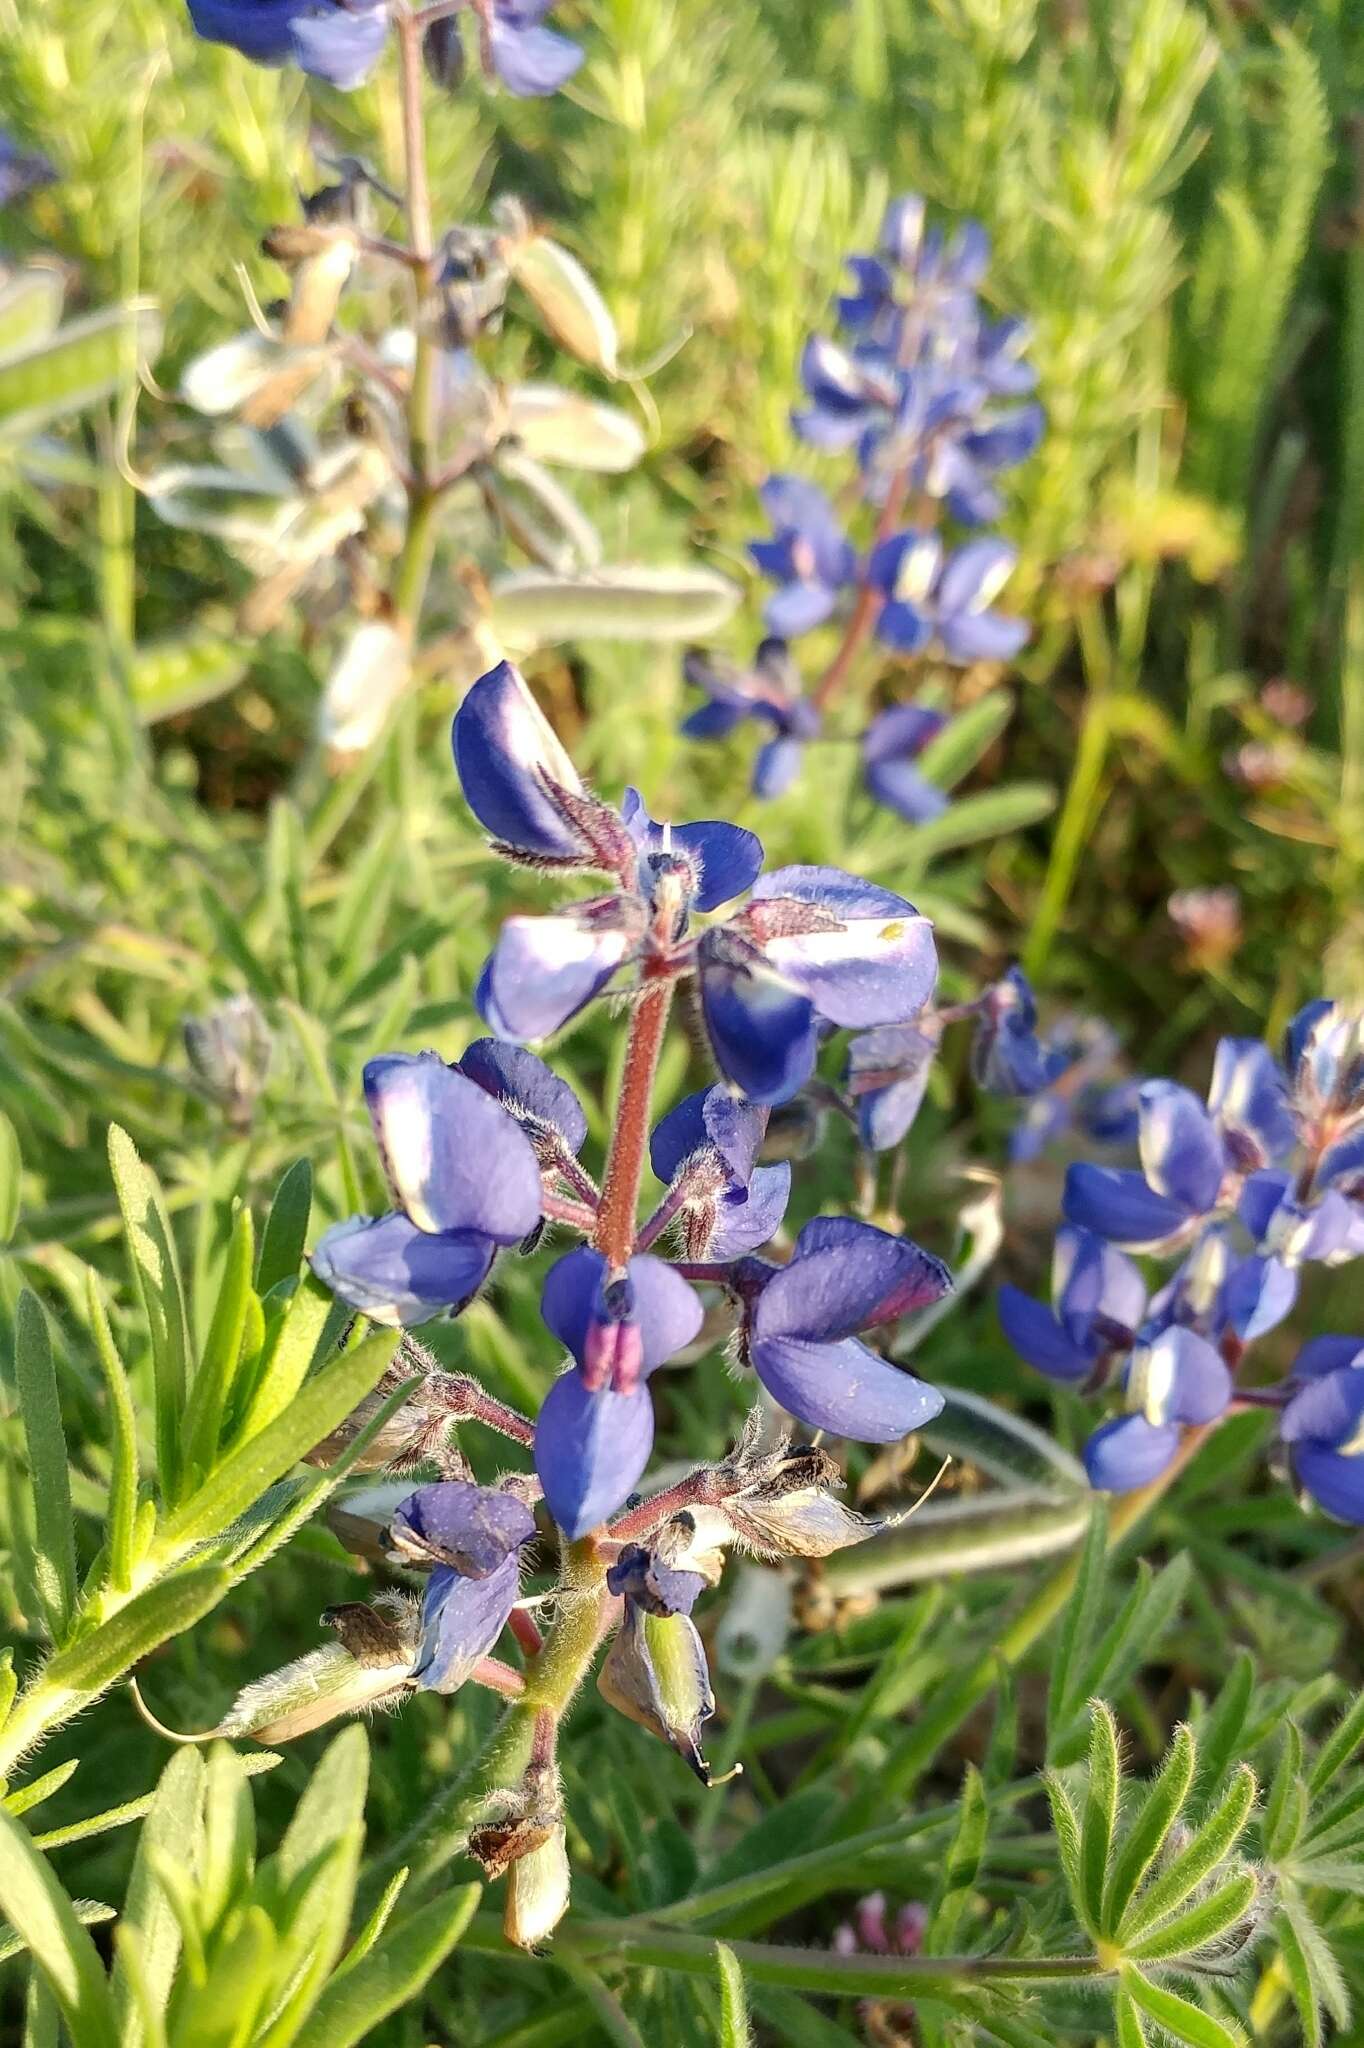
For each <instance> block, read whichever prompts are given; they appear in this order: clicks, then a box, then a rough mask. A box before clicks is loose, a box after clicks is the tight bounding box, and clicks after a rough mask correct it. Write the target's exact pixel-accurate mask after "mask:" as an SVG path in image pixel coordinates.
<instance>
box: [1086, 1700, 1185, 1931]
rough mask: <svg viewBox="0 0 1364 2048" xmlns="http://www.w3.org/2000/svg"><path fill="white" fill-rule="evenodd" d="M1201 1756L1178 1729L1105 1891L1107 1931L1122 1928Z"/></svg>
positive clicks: (1171, 1825)
mask: <svg viewBox="0 0 1364 2048" xmlns="http://www.w3.org/2000/svg"><path fill="white" fill-rule="evenodd" d="M1196 1763H1197V1756H1196V1752H1195V1749H1194V1739H1193V1736H1192V1735H1191V1734H1190V1733H1189V1730H1188V1729H1187V1728H1183V1727H1180V1728H1176V1730H1175V1736H1174V1741H1173V1742H1172V1743H1171V1744H1170V1749H1169V1753H1168V1754H1167V1756H1166V1758H1165V1761H1164V1762H1163V1763H1162V1765H1161V1767H1160V1769H1159V1771H1158V1772H1157V1773H1156V1776H1155V1777H1154V1779H1153V1780H1152V1782H1151V1785H1150V1787H1149V1788H1148V1790H1147V1793H1146V1797H1145V1799H1144V1800H1143V1801H1142V1803H1141V1805H1140V1807H1139V1808H1138V1810H1137V1812H1136V1814H1135V1816H1134V1817H1133V1820H1132V1823H1131V1825H1130V1827H1129V1828H1128V1829H1127V1832H1126V1834H1125V1836H1124V1837H1123V1840H1122V1843H1121V1845H1120V1847H1119V1849H1118V1854H1117V1856H1116V1857H1115V1859H1114V1863H1113V1868H1112V1871H1111V1873H1110V1875H1109V1880H1108V1885H1107V1887H1106V1889H1105V1892H1104V1902H1103V1916H1102V1917H1103V1928H1104V1932H1105V1933H1111V1932H1112V1931H1113V1930H1114V1929H1116V1928H1118V1927H1120V1926H1121V1925H1122V1921H1123V1917H1124V1915H1125V1914H1126V1912H1127V1908H1128V1905H1129V1903H1130V1902H1131V1898H1132V1894H1133V1893H1134V1892H1135V1891H1136V1889H1137V1886H1138V1885H1139V1884H1140V1883H1141V1881H1142V1879H1143V1878H1144V1877H1145V1875H1146V1873H1147V1871H1148V1870H1149V1869H1150V1868H1151V1865H1152V1864H1153V1863H1154V1862H1155V1860H1156V1858H1157V1856H1158V1855H1159V1854H1160V1852H1161V1849H1162V1847H1163V1846H1164V1842H1165V1838H1166V1836H1167V1835H1168V1834H1169V1832H1170V1829H1171V1828H1172V1827H1173V1826H1174V1823H1175V1821H1176V1820H1177V1819H1178V1817H1179V1814H1180V1812H1181V1811H1182V1809H1183V1806H1184V1801H1185V1800H1186V1799H1187V1798H1188V1796H1189V1791H1190V1788H1191V1786H1192V1785H1193V1780H1194V1769H1195V1766H1196Z"/></svg>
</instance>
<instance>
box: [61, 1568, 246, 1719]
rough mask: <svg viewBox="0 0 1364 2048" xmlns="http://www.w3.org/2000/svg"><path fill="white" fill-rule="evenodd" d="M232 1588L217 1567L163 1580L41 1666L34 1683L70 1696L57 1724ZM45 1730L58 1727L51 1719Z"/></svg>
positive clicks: (180, 1574)
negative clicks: (36, 1681)
mask: <svg viewBox="0 0 1364 2048" xmlns="http://www.w3.org/2000/svg"><path fill="white" fill-rule="evenodd" d="M231 1583H232V1580H231V1577H230V1576H229V1574H228V1573H227V1572H226V1571H224V1570H223V1569H222V1568H221V1567H220V1566H218V1565H200V1566H197V1567H196V1568H195V1569H194V1570H192V1571H187V1572H181V1573H179V1574H178V1575H177V1576H176V1577H174V1578H171V1579H163V1580H162V1581H161V1583H160V1584H159V1585H155V1586H149V1587H148V1588H147V1590H146V1592H145V1593H139V1594H138V1595H137V1596H136V1598H135V1599H132V1600H130V1601H129V1602H128V1604H127V1606H126V1607H120V1608H119V1610H118V1612H117V1613H116V1614H114V1615H112V1616H111V1617H110V1619H109V1620H108V1621H105V1622H101V1623H100V1625H99V1627H98V1628H94V1629H92V1630H91V1631H90V1633H89V1634H88V1635H86V1636H82V1637H81V1638H80V1640H79V1641H78V1642H75V1643H73V1644H72V1645H71V1647H70V1648H69V1649H66V1650H61V1651H59V1652H58V1654H57V1655H56V1656H55V1657H53V1658H52V1659H51V1661H50V1662H49V1663H48V1664H47V1665H45V1666H44V1668H43V1671H42V1673H41V1676H40V1679H39V1681H38V1682H39V1683H40V1684H42V1685H43V1686H44V1687H49V1688H52V1689H54V1690H56V1691H59V1692H62V1693H66V1694H68V1695H70V1696H71V1697H70V1699H69V1701H67V1702H64V1703H63V1706H62V1711H61V1714H60V1719H61V1720H69V1719H70V1717H71V1715H72V1714H74V1713H76V1712H77V1711H78V1710H79V1708H80V1707H81V1706H82V1705H84V1704H85V1703H86V1702H88V1701H89V1700H91V1699H93V1698H94V1696H95V1694H96V1693H101V1692H103V1691H104V1689H105V1687H106V1686H109V1685H112V1684H113V1683H114V1681H115V1679H118V1678H122V1677H123V1675H124V1673H125V1672H127V1671H131V1670H132V1668H133V1666H134V1664H137V1663H139V1662H140V1661H141V1659H142V1658H143V1657H147V1656H150V1655H151V1652H152V1651H153V1650H155V1649H156V1648H158V1646H159V1645H160V1644H162V1643H164V1642H165V1641H166V1640H167V1639H168V1638H169V1637H170V1636H178V1635H181V1634H183V1633H184V1631H185V1630H186V1629H187V1628H193V1626H194V1624H195V1622H196V1621H199V1620H200V1619H201V1618H202V1617H203V1616H204V1615H205V1614H207V1613H208V1612H209V1611H210V1609H212V1608H214V1607H216V1606H217V1604H218V1602H219V1601H220V1600H221V1599H222V1597H223V1595H224V1593H226V1591H227V1589H228V1587H229V1586H230V1585H231ZM48 1725H49V1726H56V1725H57V1724H56V1721H55V1720H52V1721H49V1723H48Z"/></svg>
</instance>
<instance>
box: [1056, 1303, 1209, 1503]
mask: <svg viewBox="0 0 1364 2048" xmlns="http://www.w3.org/2000/svg"><path fill="white" fill-rule="evenodd" d="M1125 1391H1126V1401H1127V1413H1126V1414H1125V1415H1121V1416H1118V1417H1117V1418H1116V1419H1115V1420H1114V1421H1112V1422H1105V1423H1103V1424H1102V1425H1101V1426H1100V1428H1098V1429H1096V1430H1095V1432H1094V1434H1093V1436H1092V1437H1091V1438H1090V1439H1089V1442H1088V1443H1087V1444H1086V1445H1085V1450H1084V1463H1085V1470H1086V1472H1087V1473H1088V1474H1089V1479H1090V1484H1091V1485H1092V1486H1094V1487H1096V1488H1097V1489H1098V1490H1099V1491H1101V1492H1104V1493H1130V1492H1131V1491H1132V1490H1133V1489H1134V1488H1136V1487H1139V1486H1147V1485H1149V1484H1150V1483H1151V1481H1152V1480H1153V1479H1158V1478H1159V1477H1160V1475H1161V1473H1162V1472H1163V1471H1164V1470H1165V1468H1166V1466H1167V1465H1168V1464H1169V1462H1170V1460H1171V1459H1172V1458H1173V1457H1174V1455H1175V1453H1176V1451H1177V1450H1178V1449H1179V1445H1180V1440H1181V1437H1182V1435H1183V1430H1184V1426H1185V1425H1186V1424H1190V1423H1207V1422H1215V1421H1216V1420H1217V1419H1218V1417H1219V1416H1221V1415H1223V1414H1225V1413H1226V1409H1227V1406H1228V1403H1229V1402H1230V1400H1231V1392H1232V1380H1231V1373H1230V1372H1229V1370H1228V1369H1227V1365H1226V1362H1225V1361H1224V1360H1223V1359H1222V1357H1221V1356H1220V1355H1219V1353H1218V1352H1217V1351H1216V1350H1215V1348H1214V1347H1213V1345H1211V1344H1210V1343H1209V1342H1208V1340H1207V1339H1206V1338H1205V1337H1200V1336H1199V1335H1198V1334H1197V1332H1196V1331H1193V1330H1189V1329H1184V1328H1179V1327H1174V1328H1170V1329H1167V1330H1163V1331H1162V1332H1161V1334H1160V1335H1159V1336H1158V1337H1156V1338H1155V1339H1154V1340H1153V1341H1152V1342H1151V1343H1149V1344H1140V1345H1138V1346H1137V1348H1136V1349H1135V1350H1134V1351H1133V1352H1132V1355H1131V1357H1130V1358H1129V1360H1128V1364H1127V1372H1126V1381H1125Z"/></svg>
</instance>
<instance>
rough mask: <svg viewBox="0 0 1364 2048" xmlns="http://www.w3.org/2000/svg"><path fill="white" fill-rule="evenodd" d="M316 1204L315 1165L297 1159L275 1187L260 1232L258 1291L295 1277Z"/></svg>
mask: <svg viewBox="0 0 1364 2048" xmlns="http://www.w3.org/2000/svg"><path fill="white" fill-rule="evenodd" d="M312 1205H313V1166H312V1161H311V1160H310V1159H296V1160H295V1161H294V1163H293V1165H292V1166H291V1167H290V1168H289V1169H288V1171H287V1172H286V1173H285V1175H284V1178H283V1180H282V1181H281V1182H280V1184H279V1186H278V1187H277V1188H276V1189H275V1199H274V1200H273V1202H271V1204H270V1213H269V1215H268V1216H267V1217H266V1219H265V1228H264V1230H263V1231H262V1232H261V1240H260V1255H259V1257H258V1258H257V1261H256V1292H257V1294H260V1295H266V1294H268V1293H269V1292H270V1290H271V1288H272V1287H278V1286H279V1284H280V1282H281V1281H284V1280H296V1279H297V1278H298V1271H299V1267H300V1266H301V1265H302V1264H303V1252H304V1247H305V1246H306V1245H307V1242H308V1219H309V1217H310V1215H311V1214H312Z"/></svg>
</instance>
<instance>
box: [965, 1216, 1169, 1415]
mask: <svg viewBox="0 0 1364 2048" xmlns="http://www.w3.org/2000/svg"><path fill="white" fill-rule="evenodd" d="M1051 1300H1052V1306H1051V1308H1050V1309H1048V1308H1045V1307H1044V1306H1043V1304H1042V1303H1041V1302H1040V1301H1034V1300H1033V1299H1032V1298H1031V1296H1029V1295H1026V1294H1024V1293H1022V1292H1021V1291H1020V1289H1018V1288H1017V1287H1011V1286H1007V1285H1006V1286H1003V1287H1001V1288H1000V1290H999V1299H998V1307H999V1320H1000V1325H1001V1327H1002V1329H1003V1331H1004V1334H1005V1336H1006V1337H1007V1338H1008V1340H1009V1342H1010V1343H1011V1344H1012V1345H1013V1347H1014V1350H1015V1351H1017V1352H1018V1354H1019V1356H1020V1357H1021V1358H1024V1359H1026V1360H1027V1362H1028V1364H1029V1365H1031V1366H1035V1367H1036V1369H1037V1371H1038V1372H1042V1373H1045V1374H1046V1375H1047V1377H1048V1379H1054V1380H1088V1379H1091V1378H1093V1377H1094V1376H1095V1374H1096V1372H1097V1371H1098V1370H1100V1369H1101V1368H1102V1365H1103V1363H1104V1361H1105V1360H1106V1359H1107V1358H1109V1357H1110V1356H1112V1354H1113V1353H1114V1352H1118V1351H1127V1350H1129V1349H1130V1348H1131V1346H1132V1344H1133V1342H1134V1340H1135V1333H1136V1331H1137V1330H1138V1328H1139V1327H1140V1325H1141V1320H1142V1314H1143V1311H1144V1309H1145V1307H1146V1283H1145V1282H1144V1280H1143V1279H1142V1277H1141V1274H1140V1273H1139V1272H1138V1270H1137V1268H1136V1267H1135V1266H1134V1265H1133V1263H1132V1261H1131V1260H1130V1259H1129V1258H1126V1257H1124V1255H1123V1254H1122V1253H1121V1252H1120V1251H1117V1250H1116V1249H1115V1248H1114V1247H1113V1246H1112V1245H1110V1244H1106V1243H1105V1242H1104V1240H1103V1239H1102V1238H1100V1237H1096V1236H1095V1235H1094V1234H1093V1232H1092V1231H1088V1230H1076V1229H1074V1228H1064V1227H1063V1228H1062V1229H1061V1230H1058V1232H1057V1233H1056V1247H1055V1251H1054V1253H1053V1255H1052V1268H1051Z"/></svg>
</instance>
